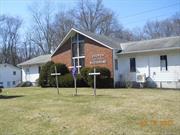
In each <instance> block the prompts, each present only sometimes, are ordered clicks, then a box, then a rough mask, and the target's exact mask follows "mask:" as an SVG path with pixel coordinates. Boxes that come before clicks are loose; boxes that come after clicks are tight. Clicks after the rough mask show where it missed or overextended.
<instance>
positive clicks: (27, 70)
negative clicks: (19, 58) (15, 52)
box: [18, 54, 51, 85]
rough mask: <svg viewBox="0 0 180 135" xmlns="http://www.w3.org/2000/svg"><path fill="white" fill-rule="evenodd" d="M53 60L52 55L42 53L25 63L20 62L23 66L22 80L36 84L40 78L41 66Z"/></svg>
mask: <svg viewBox="0 0 180 135" xmlns="http://www.w3.org/2000/svg"><path fill="white" fill-rule="evenodd" d="M48 61H51V55H50V54H48V55H41V56H38V57H35V58H32V59H30V60H27V61H25V62H23V63H20V64H18V66H20V67H21V68H22V81H23V82H26V81H29V82H32V84H33V85H35V84H36V80H37V79H38V78H39V73H40V70H41V66H42V65H44V64H45V63H47V62H48Z"/></svg>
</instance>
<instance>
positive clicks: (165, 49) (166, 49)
mask: <svg viewBox="0 0 180 135" xmlns="http://www.w3.org/2000/svg"><path fill="white" fill-rule="evenodd" d="M176 49H180V47H174V48H163V49H151V50H141V51H131V52H122V53H117V54H119V55H123V54H131V53H142V52H157V51H168V50H176Z"/></svg>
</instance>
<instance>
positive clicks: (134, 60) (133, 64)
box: [130, 58, 136, 72]
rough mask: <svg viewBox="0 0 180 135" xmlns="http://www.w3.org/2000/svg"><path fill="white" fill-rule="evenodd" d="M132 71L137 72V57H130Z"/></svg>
mask: <svg viewBox="0 0 180 135" xmlns="http://www.w3.org/2000/svg"><path fill="white" fill-rule="evenodd" d="M130 72H136V59H135V58H130Z"/></svg>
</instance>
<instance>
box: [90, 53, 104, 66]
mask: <svg viewBox="0 0 180 135" xmlns="http://www.w3.org/2000/svg"><path fill="white" fill-rule="evenodd" d="M105 63H106V59H105V57H104V54H94V55H92V61H90V64H94V65H95V64H105Z"/></svg>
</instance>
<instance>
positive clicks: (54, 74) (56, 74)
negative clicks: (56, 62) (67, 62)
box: [51, 66, 61, 95]
mask: <svg viewBox="0 0 180 135" xmlns="http://www.w3.org/2000/svg"><path fill="white" fill-rule="evenodd" d="M54 70H55V73H51V75H52V76H55V77H56V87H57V93H58V95H59V85H58V76H59V75H61V73H57V68H56V66H55V67H54Z"/></svg>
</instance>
